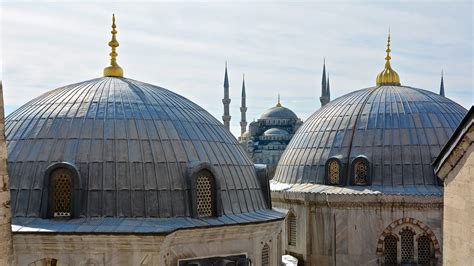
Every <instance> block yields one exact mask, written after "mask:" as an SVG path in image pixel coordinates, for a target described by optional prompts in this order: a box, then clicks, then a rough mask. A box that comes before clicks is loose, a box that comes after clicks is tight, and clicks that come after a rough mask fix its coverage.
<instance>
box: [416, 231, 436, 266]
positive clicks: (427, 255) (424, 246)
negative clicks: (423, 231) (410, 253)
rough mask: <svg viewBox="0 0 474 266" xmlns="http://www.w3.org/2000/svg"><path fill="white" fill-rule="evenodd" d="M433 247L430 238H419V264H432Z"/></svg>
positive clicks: (423, 236)
mask: <svg viewBox="0 0 474 266" xmlns="http://www.w3.org/2000/svg"><path fill="white" fill-rule="evenodd" d="M432 247H433V245H432V242H431V239H429V237H427V236H425V235H422V236H420V237H419V238H418V264H423V265H426V264H430V262H431V258H432V257H433V248H432Z"/></svg>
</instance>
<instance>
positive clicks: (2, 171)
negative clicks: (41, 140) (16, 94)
mask: <svg viewBox="0 0 474 266" xmlns="http://www.w3.org/2000/svg"><path fill="white" fill-rule="evenodd" d="M9 188H10V184H9V178H8V172H7V148H6V144H5V113H4V106H3V88H2V83H1V81H0V265H10V264H11V262H12V258H13V249H12V238H11V209H10V189H9Z"/></svg>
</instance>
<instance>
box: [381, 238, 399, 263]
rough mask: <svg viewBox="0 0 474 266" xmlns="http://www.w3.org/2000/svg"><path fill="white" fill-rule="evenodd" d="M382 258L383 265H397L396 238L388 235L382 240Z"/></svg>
mask: <svg viewBox="0 0 474 266" xmlns="http://www.w3.org/2000/svg"><path fill="white" fill-rule="evenodd" d="M383 246H384V257H385V259H384V260H385V265H396V264H397V238H396V237H395V236H394V235H388V236H386V237H385V239H384V243H383Z"/></svg>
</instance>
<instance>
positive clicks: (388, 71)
mask: <svg viewBox="0 0 474 266" xmlns="http://www.w3.org/2000/svg"><path fill="white" fill-rule="evenodd" d="M391 51H392V50H390V29H389V30H388V39H387V49H386V50H385V52H387V56H386V57H385V68H384V69H383V70H382V72H380V73H379V74H378V75H377V79H376V83H377V85H396V86H400V77H399V76H398V73H397V72H395V70H393V69H392V66H391V65H390V59H392V58H391V57H390V52H391Z"/></svg>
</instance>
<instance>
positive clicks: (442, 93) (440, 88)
mask: <svg viewBox="0 0 474 266" xmlns="http://www.w3.org/2000/svg"><path fill="white" fill-rule="evenodd" d="M439 95H441V96H443V97H446V96H444V79H443V71H441V84H440V85H439Z"/></svg>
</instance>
